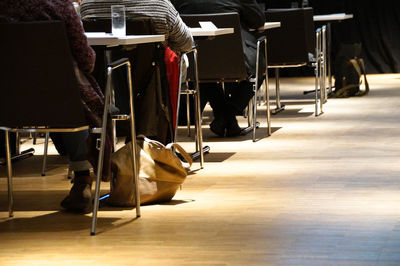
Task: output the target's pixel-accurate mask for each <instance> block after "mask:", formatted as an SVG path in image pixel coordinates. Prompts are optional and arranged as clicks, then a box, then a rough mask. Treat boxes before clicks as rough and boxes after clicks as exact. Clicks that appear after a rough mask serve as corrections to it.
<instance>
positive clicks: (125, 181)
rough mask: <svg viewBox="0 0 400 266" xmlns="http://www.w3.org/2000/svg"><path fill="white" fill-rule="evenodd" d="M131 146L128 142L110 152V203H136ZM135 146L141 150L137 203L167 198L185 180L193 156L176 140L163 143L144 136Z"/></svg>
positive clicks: (118, 204) (148, 202)
mask: <svg viewBox="0 0 400 266" xmlns="http://www.w3.org/2000/svg"><path fill="white" fill-rule="evenodd" d="M131 147H132V145H131V144H130V143H128V144H126V145H125V146H124V147H122V148H121V149H119V150H118V151H116V152H115V153H113V154H112V158H111V171H112V179H111V193H110V197H109V198H108V201H107V203H109V204H110V205H114V206H135V191H134V180H133V167H132V162H131V149H132V148H131ZM136 148H137V149H138V151H139V150H140V163H139V167H140V168H139V169H140V171H139V192H140V203H141V204H151V203H160V202H166V201H170V200H171V199H172V197H173V196H174V195H175V193H176V191H177V190H178V188H179V186H180V185H181V184H182V183H183V182H184V181H185V179H186V176H187V173H188V170H189V169H190V166H191V165H192V158H191V157H190V155H189V154H188V153H187V152H186V151H185V150H184V149H183V148H182V147H181V146H180V145H179V144H176V143H170V144H168V145H167V146H164V145H163V144H162V143H160V142H158V141H155V140H150V139H148V138H143V139H138V141H137V143H136ZM175 152H179V153H180V154H181V155H182V157H183V158H184V159H185V161H186V162H183V161H181V160H180V159H179V157H178V156H177V155H176V154H175Z"/></svg>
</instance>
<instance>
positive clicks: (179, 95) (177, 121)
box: [174, 55, 184, 142]
mask: <svg viewBox="0 0 400 266" xmlns="http://www.w3.org/2000/svg"><path fill="white" fill-rule="evenodd" d="M183 60H184V59H183V56H182V55H181V57H180V60H179V79H178V80H179V84H178V93H177V97H178V98H177V101H176V110H175V125H174V142H176V141H177V137H178V124H179V109H180V105H181V104H180V102H181V91H182V66H183Z"/></svg>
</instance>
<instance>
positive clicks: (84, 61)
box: [0, 0, 111, 213]
mask: <svg viewBox="0 0 400 266" xmlns="http://www.w3.org/2000/svg"><path fill="white" fill-rule="evenodd" d="M48 20H61V21H63V22H64V24H65V30H66V33H67V37H68V41H69V44H70V49H71V54H72V56H73V58H74V68H75V73H76V76H77V80H78V82H79V88H80V92H81V98H82V102H83V103H84V104H83V106H84V110H85V114H86V118H87V120H88V122H89V124H90V126H97V127H98V126H101V120H102V119H101V117H102V112H103V106H104V101H103V100H104V98H103V94H102V93H101V90H100V88H99V87H98V85H97V83H96V81H95V80H94V79H93V77H92V76H91V75H90V73H91V71H92V70H93V67H94V63H95V58H96V55H95V53H94V51H93V50H92V48H91V47H90V46H89V45H88V42H87V39H86V37H85V34H84V31H83V28H82V25H81V21H80V18H79V16H78V14H77V13H76V11H75V8H74V6H73V4H72V2H71V1H65V0H2V1H0V22H22V21H23V22H28V21H48ZM54 85H55V86H54V89H57V84H54ZM2 89H6V88H2ZM88 136H89V132H88V131H80V132H74V133H59V135H55V136H54V135H53V136H52V137H54V138H55V140H56V141H55V144H57V148H58V149H60V151H62V153H65V154H68V156H69V160H70V169H71V170H73V171H74V182H73V186H72V188H71V190H70V192H69V195H67V196H66V197H65V198H64V200H63V201H62V202H61V206H62V207H63V208H65V209H67V210H70V211H75V212H83V213H88V212H90V211H91V206H92V195H91V186H92V181H93V180H92V177H91V175H90V169H91V168H92V164H91V163H90V162H89V160H88V154H89V146H88V145H87V144H86V143H87V139H88ZM108 147H109V148H110V147H111V146H110V145H108Z"/></svg>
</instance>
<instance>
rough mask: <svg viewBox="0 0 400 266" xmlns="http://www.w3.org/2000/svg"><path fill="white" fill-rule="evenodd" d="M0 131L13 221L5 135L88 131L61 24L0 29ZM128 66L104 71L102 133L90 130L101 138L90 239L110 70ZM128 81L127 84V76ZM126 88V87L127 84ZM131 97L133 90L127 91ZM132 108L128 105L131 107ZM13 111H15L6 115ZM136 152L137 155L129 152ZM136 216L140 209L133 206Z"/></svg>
mask: <svg viewBox="0 0 400 266" xmlns="http://www.w3.org/2000/svg"><path fill="white" fill-rule="evenodd" d="M0 34H1V36H2V41H1V42H0V53H1V58H2V64H1V65H0V87H1V88H2V89H1V90H0V129H1V130H4V131H5V136H6V147H7V156H6V158H7V180H8V200H9V216H10V217H13V187H12V165H11V158H10V147H9V138H8V135H9V132H44V133H48V132H76V131H81V130H87V129H89V127H88V123H87V121H86V119H85V115H84V112H83V105H82V102H81V98H80V91H79V87H78V83H77V80H76V76H75V72H74V66H73V59H72V56H71V52H70V48H69V45H68V39H67V35H66V33H65V29H64V24H63V23H62V22H60V21H46V22H20V23H2V24H0ZM122 65H127V66H128V69H129V68H130V64H129V61H128V60H126V59H122V60H120V61H116V62H113V63H111V64H110V65H108V67H107V75H108V79H107V86H106V90H105V100H104V102H105V106H104V114H103V122H102V127H101V128H91V132H92V133H97V134H100V139H99V142H98V145H97V146H98V149H99V150H100V152H99V157H98V167H97V179H96V188H95V199H94V206H93V218H92V226H91V234H92V235H94V234H95V232H96V223H97V211H98V206H99V193H100V180H101V176H102V168H103V167H102V166H103V156H104V147H105V137H106V127H107V116H108V114H109V105H110V84H111V73H112V70H113V69H115V68H117V67H119V66H122ZM127 72H128V79H129V80H130V76H129V75H130V71H127ZM129 83H130V84H131V82H130V81H129ZM130 93H131V96H132V89H131V88H130ZM132 104H133V103H132ZM10 110H14V111H10ZM129 119H130V121H131V123H130V124H131V128H132V139H135V137H136V135H135V125H134V113H133V106H132V105H131V112H130V114H129ZM133 150H136V149H133ZM136 157H137V156H136V153H133V154H132V162H133V165H134V168H135V175H134V176H135V181H136V182H135V190H136V197H137V198H136V202H140V199H139V198H138V197H139V193H138V186H137V184H138V182H137V170H138V168H137V166H136V165H137V164H136ZM136 213H137V216H140V204H137V205H136Z"/></svg>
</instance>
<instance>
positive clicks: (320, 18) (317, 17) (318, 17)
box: [314, 13, 353, 21]
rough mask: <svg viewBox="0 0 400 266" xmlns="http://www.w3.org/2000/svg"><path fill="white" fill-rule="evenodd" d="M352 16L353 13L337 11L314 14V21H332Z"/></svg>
mask: <svg viewBox="0 0 400 266" xmlns="http://www.w3.org/2000/svg"><path fill="white" fill-rule="evenodd" d="M351 18H353V14H346V13H337V14H328V15H315V16H314V21H334V20H345V19H351Z"/></svg>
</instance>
